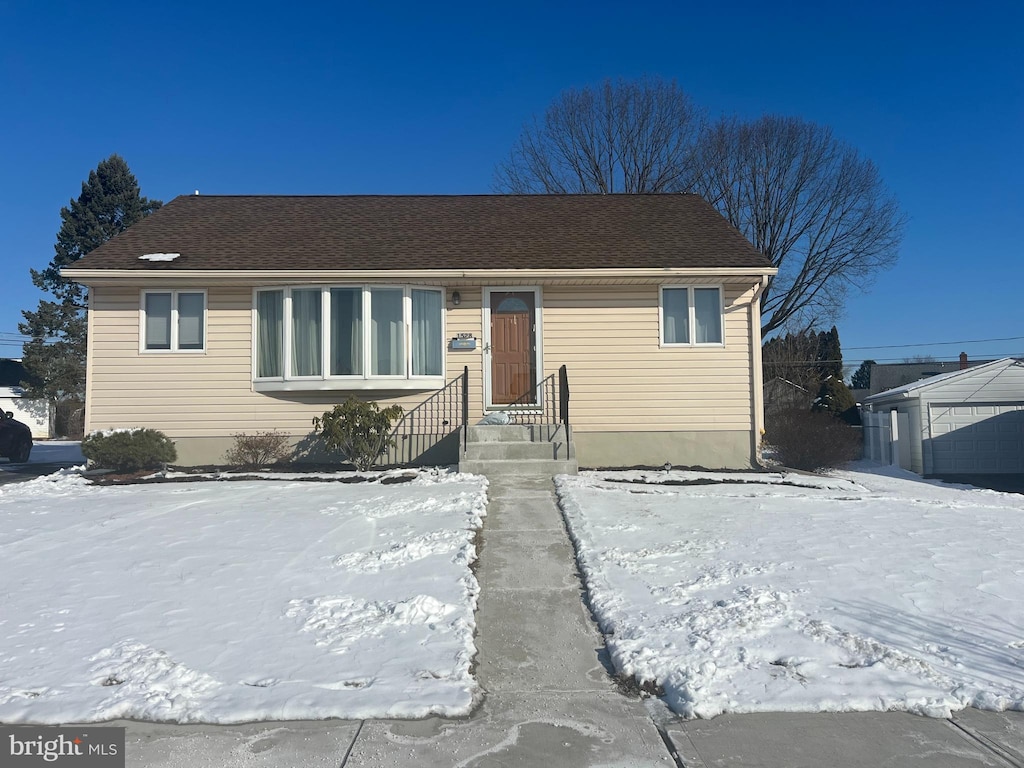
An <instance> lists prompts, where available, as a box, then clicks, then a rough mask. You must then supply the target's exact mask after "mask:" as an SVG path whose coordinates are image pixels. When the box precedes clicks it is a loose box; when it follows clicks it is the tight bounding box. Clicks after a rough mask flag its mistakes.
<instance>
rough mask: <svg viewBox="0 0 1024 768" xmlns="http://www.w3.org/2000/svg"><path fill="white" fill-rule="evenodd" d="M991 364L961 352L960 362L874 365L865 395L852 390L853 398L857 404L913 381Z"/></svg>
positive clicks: (989, 361)
mask: <svg viewBox="0 0 1024 768" xmlns="http://www.w3.org/2000/svg"><path fill="white" fill-rule="evenodd" d="M991 362H992V361H991V360H968V359H967V354H966V353H964V352H961V353H960V360H959V361H954V362H949V361H939V360H933V361H931V362H927V363H875V364H874V365H873V366H871V386H870V387H869V388H868V389H867V393H866V394H863V393H861V390H854V397H855V398H856V399H857V401H858V402H863V401H864V398H867V397H870V396H871V395H877V394H878V393H879V392H885V391H886V390H889V389H895V388H896V387H902V386H904V385H905V384H913V383H914V382H915V381H920V380H921V379H927V378H930V377H932V376H939V375H940V374H943V373H951V372H952V371H962V370H963V369H964V368H971V367H973V366H976V365H984V364H985V363H991ZM858 393H861V394H858Z"/></svg>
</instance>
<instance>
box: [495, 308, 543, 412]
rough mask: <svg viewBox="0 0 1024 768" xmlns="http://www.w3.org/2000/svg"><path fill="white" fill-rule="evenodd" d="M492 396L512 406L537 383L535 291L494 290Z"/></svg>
mask: <svg viewBox="0 0 1024 768" xmlns="http://www.w3.org/2000/svg"><path fill="white" fill-rule="evenodd" d="M490 298H491V302H490V304H491V350H490V351H491V398H490V402H491V404H493V405H508V404H509V403H514V402H517V401H519V402H524V403H532V402H533V400H525V401H520V398H522V397H523V396H524V395H528V394H529V393H530V392H531V391H532V390H533V389H534V387H535V386H536V383H537V362H536V360H537V356H536V349H537V339H536V327H535V325H534V317H535V312H534V310H535V309H536V302H535V294H534V292H533V291H493V292H492V293H491V297H490Z"/></svg>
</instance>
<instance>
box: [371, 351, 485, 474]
mask: <svg viewBox="0 0 1024 768" xmlns="http://www.w3.org/2000/svg"><path fill="white" fill-rule="evenodd" d="M456 431H459V432H461V435H460V437H461V439H460V440H459V443H460V444H461V448H462V452H463V453H465V451H466V445H467V441H468V439H469V366H468V365H467V366H465V367H464V368H463V369H462V373H461V374H460V375H459V376H456V377H455V378H454V379H452V380H451V381H449V382H448V383H447V384H445V385H444V387H442V388H441V389H439V390H438V391H437V392H435V393H434V394H433V395H431V396H430V397H429V398H427V399H426V400H424V401H423V402H422V403H420V404H419V405H417V406H416V407H415V408H413V409H412V410H410V411H407V412H406V414H405V415H404V416H403V417H402V420H401V421H399V422H398V424H396V425H395V428H394V429H393V430H391V434H390V436H389V438H390V440H391V441H392V443H393V445H394V449H393V450H394V451H395V456H394V458H395V460H396V461H395V463H396V464H410V463H412V462H413V460H414V459H415V458H416V457H417V456H418V455H420V454H421V453H423V452H424V451H425V450H426V449H428V448H429V447H431V446H433V445H435V444H437V443H438V442H440V441H441V440H442V439H443V438H445V437H447V436H448V435H450V434H452V433H453V432H456Z"/></svg>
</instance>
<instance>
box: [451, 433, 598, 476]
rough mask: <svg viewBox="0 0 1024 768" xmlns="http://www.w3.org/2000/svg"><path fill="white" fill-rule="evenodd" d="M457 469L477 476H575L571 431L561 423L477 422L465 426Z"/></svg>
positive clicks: (575, 466) (574, 455)
mask: <svg viewBox="0 0 1024 768" xmlns="http://www.w3.org/2000/svg"><path fill="white" fill-rule="evenodd" d="M459 471H460V472H471V473H473V474H477V475H486V476H488V477H493V476H501V477H505V476H513V475H546V476H548V477H550V476H551V475H575V474H576V472H577V471H579V465H578V464H577V463H576V449H575V448H574V447H573V444H572V431H571V430H570V429H569V428H568V427H565V426H562V425H561V424H503V425H500V426H499V425H493V424H487V425H478V426H474V427H470V428H469V435H468V441H467V445H466V455H465V456H463V458H462V461H460V462H459Z"/></svg>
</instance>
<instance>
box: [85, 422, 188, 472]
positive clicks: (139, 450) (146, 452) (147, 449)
mask: <svg viewBox="0 0 1024 768" xmlns="http://www.w3.org/2000/svg"><path fill="white" fill-rule="evenodd" d="M82 455H83V456H85V458H87V459H88V460H89V461H90V462H91V463H93V464H95V465H96V466H97V467H100V468H101V469H113V470H115V471H117V472H138V471H139V470H140V469H159V468H160V467H161V466H162V465H164V464H168V463H170V462H172V461H174V460H175V459H177V458H178V452H177V451H176V450H175V449H174V443H173V442H171V440H170V438H169V437H167V435H165V434H164V433H163V432H158V431H157V430H155V429H120V430H114V431H111V432H93V433H92V434H89V435H87V436H86V437H85V439H84V440H82Z"/></svg>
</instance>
